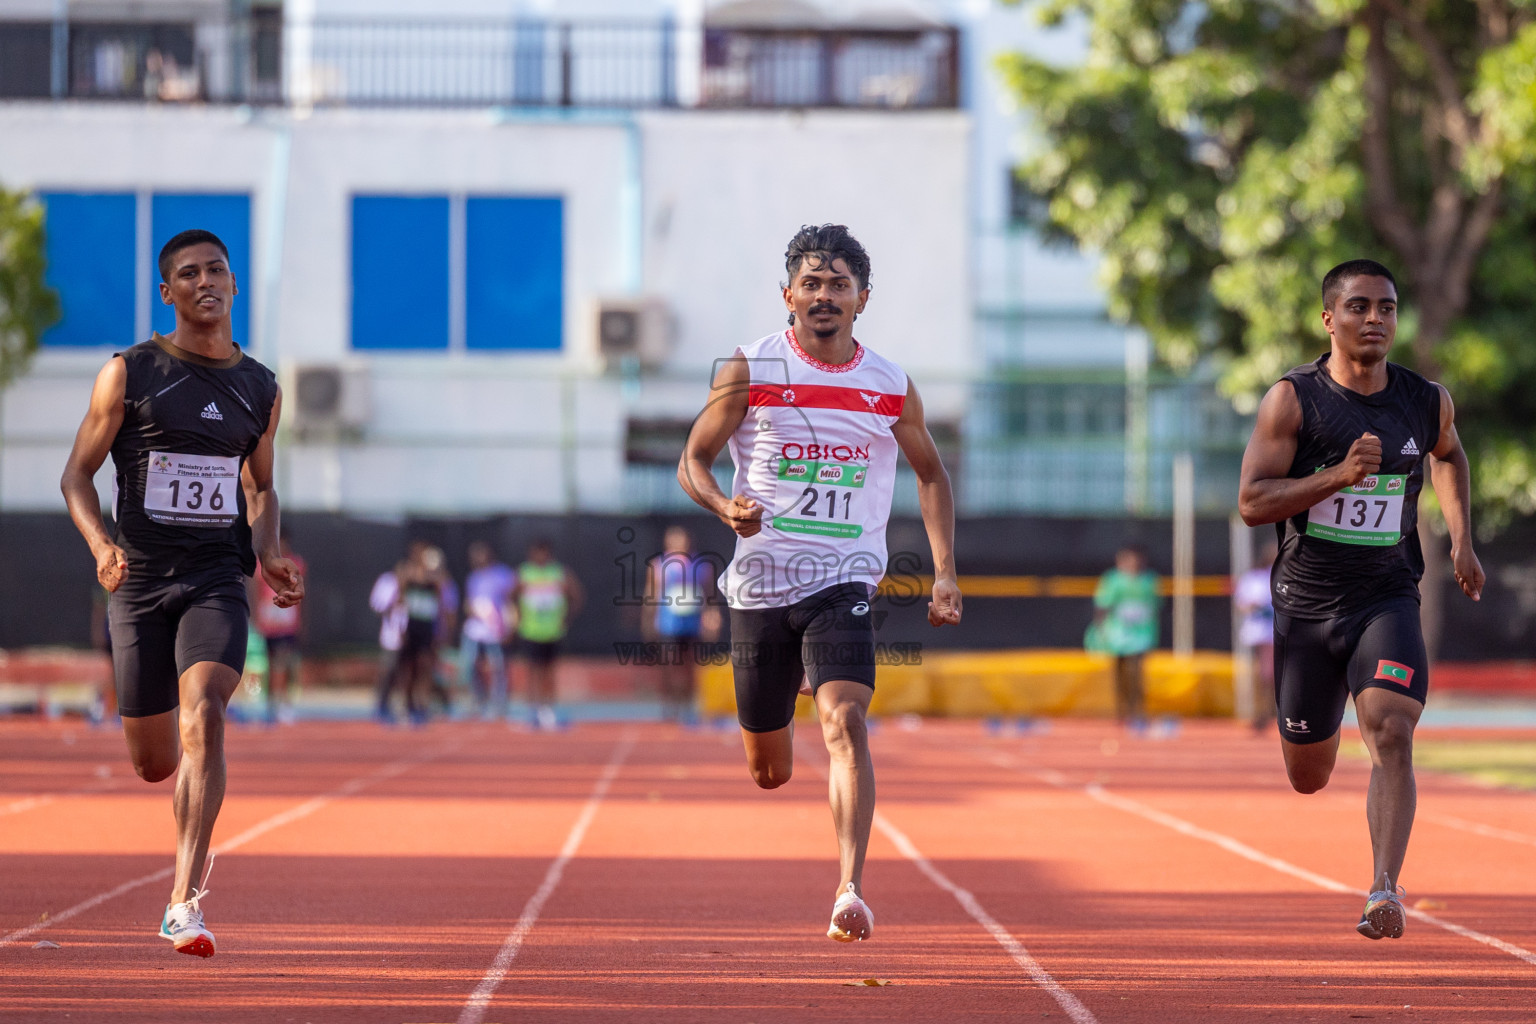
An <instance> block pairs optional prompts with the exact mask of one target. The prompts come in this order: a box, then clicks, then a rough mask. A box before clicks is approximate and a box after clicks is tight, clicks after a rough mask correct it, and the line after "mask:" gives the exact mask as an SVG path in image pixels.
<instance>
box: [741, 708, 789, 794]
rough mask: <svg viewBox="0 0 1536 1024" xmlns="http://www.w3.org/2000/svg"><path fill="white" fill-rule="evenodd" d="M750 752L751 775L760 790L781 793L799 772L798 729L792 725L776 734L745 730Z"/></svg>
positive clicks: (745, 739)
mask: <svg viewBox="0 0 1536 1024" xmlns="http://www.w3.org/2000/svg"><path fill="white" fill-rule="evenodd" d="M741 742H742V745H743V746H745V747H746V748H747V771H749V772H751V773H752V781H753V782H755V783H757V786H758V788H759V789H778V788H779V787H780V786H782V785H784V783H786V782H788V781H789V777H790V776H791V775H793V774H794V768H795V726H794V723H793V722H791V723H790V724H789V725H786V726H785V727H784V728H782V729H775V730H773V731H772V732H748V731H747V730H745V729H743V730H741Z"/></svg>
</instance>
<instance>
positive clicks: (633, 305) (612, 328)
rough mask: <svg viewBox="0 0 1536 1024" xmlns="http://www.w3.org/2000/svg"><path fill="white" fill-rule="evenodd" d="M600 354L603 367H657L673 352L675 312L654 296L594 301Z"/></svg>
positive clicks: (649, 368) (619, 368) (612, 368)
mask: <svg viewBox="0 0 1536 1024" xmlns="http://www.w3.org/2000/svg"><path fill="white" fill-rule="evenodd" d="M593 309H594V313H595V316H596V323H595V325H594V332H595V334H596V336H597V354H598V356H599V357H601V358H602V361H603V367H604V368H605V369H607V370H609V371H616V370H621V369H623V368H625V366H626V365H629V366H639V367H640V368H641V369H646V370H654V369H656V368H657V367H659V366H661V365H662V364H663V363H665V362H666V361H667V356H669V355H670V354H671V353H672V315H671V313H670V312H669V311H668V310H667V306H666V303H665V302H663V301H662V300H661V299H658V298H654V297H651V296H633V297H627V298H609V299H598V300H597V301H596V302H595V303H594V304H593Z"/></svg>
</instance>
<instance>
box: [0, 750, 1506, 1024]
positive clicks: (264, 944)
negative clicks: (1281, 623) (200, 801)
mask: <svg viewBox="0 0 1536 1024" xmlns="http://www.w3.org/2000/svg"><path fill="white" fill-rule="evenodd" d="M812 732H813V731H812V730H803V731H802V735H801V738H800V739H801V746H800V754H801V757H802V762H801V765H800V766H799V774H798V775H797V777H796V778H795V779H794V781H792V782H791V783H790V784H789V785H788V786H786V787H785V788H783V789H781V790H777V791H775V792H772V793H762V792H758V791H757V790H755V789H754V788H752V786H751V784H750V782H749V781H748V779H747V776H746V772H745V769H744V767H743V765H742V763H741V749H740V741H739V740H738V738H737V737H736V735H735V734H734V733H733V732H732V733H721V732H709V731H684V730H678V729H675V728H672V727H668V726H660V725H645V726H617V725H615V726H606V725H605V726H584V727H581V728H578V729H576V730H574V731H572V732H568V733H564V734H557V735H548V734H531V733H523V732H514V731H511V730H508V729H505V728H502V727H499V726H489V725H479V724H477V725H468V724H443V725H436V726H432V727H430V728H426V729H422V730H418V731H392V730H383V729H380V728H378V727H376V726H371V725H363V724H348V725H321V724H302V725H299V726H295V727H291V728H285V729H277V730H271V731H257V730H241V731H235V732H234V733H232V734H231V738H230V744H229V748H230V762H231V777H230V786H229V797H228V800H227V802H226V804H225V808H224V813H223V816H222V817H221V819H220V822H219V828H218V831H217V833H216V835H215V843H216V844H217V845H220V846H223V847H225V848H226V850H225V852H224V853H223V854H222V855H221V856H220V857H219V859H218V862H217V865H216V867H215V869H214V872H213V877H212V879H211V881H210V889H211V890H212V895H211V896H210V897H209V899H208V901H207V903H206V905H205V907H206V910H207V913H208V921H209V925H210V927H212V928H213V930H214V931H215V933H216V934H217V936H218V939H219V950H220V952H219V954H218V956H216V957H215V958H213V959H212V960H198V959H196V958H193V957H187V956H180V955H177V954H175V953H173V952H172V951H171V950H170V947H169V944H168V943H166V942H164V941H163V940H161V939H158V938H156V937H155V935H154V931H155V928H156V926H157V924H158V922H159V918H160V914H161V911H162V909H163V907H164V901H165V897H166V892H167V891H168V888H169V884H170V882H169V866H170V864H171V849H172V827H171V818H170V801H169V796H170V783H169V782H166V783H161V784H158V785H155V786H149V785H145V784H143V783H141V782H139V781H138V780H137V779H134V778H133V777H132V776H131V773H130V772H129V770H128V769H127V767H126V764H125V759H124V755H123V746H122V740H121V738H120V737H119V736H118V735H116V734H115V733H111V732H106V731H99V730H91V729H87V728H83V727H80V726H78V725H70V724H60V723H51V724H50V723H34V722H5V723H0V751H3V760H0V878H3V880H4V884H3V885H0V1022H4V1024H12V1022H22V1021H25V1022H28V1024H31V1022H37V1021H49V1022H54V1021H70V1022H72V1024H74V1022H82V1021H88V1022H91V1024H97V1022H102V1024H139V1022H164V1021H172V1020H189V1021H197V1022H212V1024H244V1022H263V1024H265V1022H277V1024H281V1022H295V1024H302V1022H306V1021H307V1022H313V1024H321V1022H325V1024H332V1022H369V1024H377V1022H385V1024H406V1022H411V1024H426V1022H454V1021H458V1022H465V1024H474V1022H480V1024H490V1022H501V1024H510V1022H512V1021H518V1022H557V1021H583V1022H584V1021H593V1022H613V1024H620V1022H623V1024H629V1022H669V1024H670V1022H690V1021H700V1022H704V1021H707V1022H710V1024H746V1022H753V1024H779V1022H801V1021H816V1022H820V1021H845V1020H857V1021H861V1022H862V1021H903V1022H911V1021H945V1022H965V1021H1074V1022H1076V1024H1087V1022H1095V1021H1096V1022H1101V1024H1111V1022H1116V1024H1119V1022H1142V1021H1170V1022H1173V1021H1176V1022H1190V1024H1218V1022H1219V1024H1226V1022H1238V1021H1242V1022H1247V1021H1286V1022H1304V1021H1328V1022H1332V1021H1338V1022H1349V1021H1354V1020H1378V1021H1423V1022H1434V1024H1450V1022H1461V1021H1468V1022H1474V1021H1475V1022H1484V1021H1487V1022H1522V1024H1528V1022H1531V1021H1533V1020H1536V952H1533V951H1536V879H1533V877H1532V872H1531V866H1532V865H1533V864H1536V799H1533V798H1532V797H1531V796H1530V795H1526V794H1519V793H1513V792H1507V791H1500V790H1493V789H1487V788H1482V787H1478V786H1474V785H1471V784H1468V783H1464V782H1461V781H1458V780H1456V779H1452V778H1448V777H1445V776H1435V775H1431V774H1430V773H1421V774H1420V790H1421V795H1420V818H1419V824H1418V827H1417V829H1416V834H1415V837H1414V844H1413V847H1412V849H1411V850H1410V852H1409V861H1408V865H1407V868H1406V870H1405V874H1404V883H1405V884H1406V886H1407V887H1408V889H1409V895H1410V898H1409V903H1410V904H1413V903H1415V902H1417V901H1418V900H1421V899H1427V900H1430V901H1433V904H1432V905H1431V907H1430V909H1429V915H1430V917H1431V918H1433V920H1426V919H1423V918H1422V917H1416V918H1415V919H1413V920H1411V921H1410V922H1409V929H1408V934H1407V936H1406V937H1405V938H1403V939H1401V940H1398V941H1396V942H1392V941H1382V942H1371V941H1369V940H1366V939H1363V938H1361V937H1360V936H1358V935H1356V934H1355V932H1354V927H1353V926H1354V923H1355V921H1356V920H1357V919H1358V917H1359V913H1360V907H1361V904H1362V902H1363V900H1362V899H1361V897H1359V896H1357V895H1355V894H1354V893H1353V892H1352V891H1349V890H1352V889H1353V888H1355V887H1357V886H1363V885H1365V884H1366V883H1367V882H1368V881H1369V873H1370V865H1369V846H1368V841H1367V837H1366V832H1365V824H1364V810H1363V808H1364V789H1365V781H1366V767H1365V766H1364V765H1362V764H1359V763H1345V764H1344V765H1342V766H1341V768H1340V770H1339V771H1338V772H1337V773H1335V776H1334V781H1333V784H1332V785H1331V786H1330V787H1329V789H1328V790H1327V791H1325V792H1324V793H1323V794H1320V795H1318V796H1313V797H1301V796H1298V795H1296V794H1293V793H1291V792H1290V790H1289V789H1288V788H1287V787H1286V785H1285V782H1284V778H1283V775H1282V773H1281V770H1280V766H1279V761H1278V751H1277V750H1276V749H1275V747H1276V743H1277V742H1278V741H1277V740H1275V739H1274V738H1273V737H1272V736H1266V737H1263V738H1255V737H1252V736H1250V735H1249V734H1248V733H1247V732H1246V731H1245V730H1243V729H1241V728H1239V727H1236V726H1232V725H1229V724H1225V723H1222V724H1216V723H1196V724H1193V725H1188V726H1186V727H1185V728H1184V730H1183V732H1182V734H1181V735H1180V736H1178V737H1176V738H1173V739H1165V740H1130V739H1127V738H1125V737H1123V736H1121V735H1120V734H1119V733H1117V732H1116V730H1115V729H1114V728H1113V727H1112V726H1110V725H1108V724H1098V723H1066V724H1057V725H1056V726H1055V728H1054V729H1053V730H1052V731H1050V732H1049V733H1048V734H1046V735H1030V736H1024V737H1010V736H1002V735H993V734H989V733H988V732H987V731H985V730H984V729H983V728H982V727H981V726H980V725H979V724H977V723H969V722H953V723H944V722H938V723H936V722H929V723H927V724H925V725H923V726H922V727H921V728H919V729H915V730H905V729H901V728H896V727H894V726H892V725H890V724H887V725H885V726H884V727H883V728H880V729H878V730H877V732H876V734H875V737H874V745H875V757H876V770H877V774H878V777H879V780H880V820H879V823H878V827H877V829H876V834H875V836H874V839H873V841H872V844H871V850H870V865H869V868H868V871H867V874H866V879H865V888H866V892H867V895H868V897H869V900H870V902H871V905H872V906H873V907H874V909H875V913H876V917H877V922H876V923H877V927H876V932H875V938H874V940H873V941H871V942H868V943H863V944H859V945H855V946H842V945H838V944H836V943H833V942H831V941H829V940H827V939H826V938H825V937H824V931H825V928H826V918H827V916H828V914H829V912H830V909H831V902H832V897H833V891H832V890H833V887H834V885H835V883H836V865H835V860H834V853H835V850H834V846H833V839H832V830H831V825H830V822H829V819H828V813H827V809H826V804H825V798H824V784H823V782H822V781H821V778H820V777H819V776H818V774H817V769H818V768H819V767H820V766H821V765H823V764H824V763H825V755H824V754H821V753H820V751H818V750H817V749H816V743H815V739H814V736H813V735H812ZM520 919H521V924H520V923H519V922H520ZM41 940H47V941H50V942H54V943H57V944H58V947H59V948H56V949H36V948H34V943H36V942H38V941H41ZM865 978H878V979H882V980H888V981H890V982H892V984H891V985H889V986H885V987H867V986H862V985H860V986H856V987H855V986H850V985H848V984H847V983H848V982H856V981H860V980H861V979H865ZM477 993H478V994H477Z"/></svg>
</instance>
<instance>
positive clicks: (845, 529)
mask: <svg viewBox="0 0 1536 1024" xmlns="http://www.w3.org/2000/svg"><path fill="white" fill-rule="evenodd" d="M739 351H740V353H741V355H742V356H743V357H744V358H745V359H746V360H747V365H748V367H749V372H750V374H751V388H750V391H749V392H748V398H747V415H746V417H745V418H744V419H743V420H742V421H741V426H739V427H737V428H736V432H735V433H734V434H732V435H731V440H730V450H731V459H732V460H733V461H734V462H735V463H736V475H735V482H734V483H733V485H732V487H733V490H732V493H733V494H742V495H745V496H747V497H748V498H752V499H755V500H756V501H757V502H758V504H760V505H761V506H762V507H763V529H762V531H761V532H759V533H758V534H757V535H756V536H755V537H737V538H736V555H735V557H734V558H733V559H732V560H731V564H730V565H728V566H726V567H725V572H724V573H723V574H722V575H721V577H720V592H721V593H722V594H724V595H725V598H726V601H727V602H728V603H729V604H730V606H731V607H732V608H742V609H747V608H782V607H784V606H786V605H791V604H794V603H795V602H796V601H800V600H802V599H803V598H806V597H809V596H811V595H812V594H814V593H816V592H817V591H820V590H825V589H827V588H828V587H834V586H837V585H838V584H841V583H855V582H860V583H866V584H868V585H869V587H870V588H871V592H873V588H874V587H875V586H876V585H877V584H878V583H879V582H880V580H881V579H883V578H884V576H885V564H886V557H887V552H886V548H885V525H886V520H887V519H888V518H889V517H890V513H891V491H892V488H893V487H894V485H895V482H896V439H895V438H894V437H892V436H891V428H892V427H893V426H894V425H895V423H896V420H897V419H898V418H899V417H900V416H901V409H902V406H903V405H904V404H905V403H906V398H907V375H906V374H905V373H903V372H902V370H901V368H900V367H899V366H897V365H896V364H895V363H893V362H891V361H890V360H889V359H885V358H884V357H882V356H878V355H876V354H875V353H873V352H871V351H870V350H869V349H868V348H865V347H864V346H862V345H860V346H858V348H857V349H856V350H855V352H854V356H853V359H852V360H851V361H849V362H847V363H845V364H843V365H841V366H833V365H831V364H828V363H823V362H821V361H820V360H818V359H814V358H812V357H811V356H810V355H808V354H807V353H806V352H805V350H804V349H802V348H801V347H800V344H799V342H798V341H797V340H796V338H795V334H794V331H793V330H786V331H781V332H780V333H778V334H773V335H770V336H768V337H766V338H763V339H761V340H759V341H755V342H753V343H752V344H750V345H746V346H743V347H742V348H741V349H740V350H739Z"/></svg>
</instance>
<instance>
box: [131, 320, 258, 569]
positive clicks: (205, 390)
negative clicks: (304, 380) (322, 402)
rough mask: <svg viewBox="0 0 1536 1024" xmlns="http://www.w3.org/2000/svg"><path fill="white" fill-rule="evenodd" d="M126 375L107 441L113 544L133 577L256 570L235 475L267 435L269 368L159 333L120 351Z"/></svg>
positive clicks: (241, 354)
mask: <svg viewBox="0 0 1536 1024" xmlns="http://www.w3.org/2000/svg"><path fill="white" fill-rule="evenodd" d="M118 356H119V357H120V358H121V359H122V360H123V363H124V364H125V365H126V367H127V370H128V381H127V385H126V388H125V393H124V402H123V425H122V427H121V428H120V429H119V430H118V432H117V437H116V439H114V440H113V442H112V463H113V466H114V467H115V469H116V474H117V476H116V484H117V488H116V489H117V498H116V501H115V502H114V518H115V519H116V522H117V538H116V539H117V545H118V546H119V547H121V548H122V549H123V551H124V553H125V554H126V555H127V558H128V566H129V572H130V573H131V574H134V575H138V576H141V577H142V576H149V577H168V576H177V575H181V574H183V573H190V572H197V571H200V570H203V569H208V568H216V567H218V566H221V565H223V566H229V567H231V568H235V567H238V568H239V569H240V571H241V572H243V573H245V574H246V575H247V576H249V575H250V574H251V573H252V572H254V571H255V568H256V558H255V555H254V553H253V552H252V550H251V528H250V524H249V523H247V522H246V518H245V494H244V492H243V490H242V489H241V487H240V471H241V470H242V469H243V468H244V466H245V460H246V458H248V457H249V456H250V454H251V453H252V452H254V451H255V450H256V444H257V442H258V441H260V440H261V436H262V435H263V434H264V433H266V430H267V424H268V422H269V421H270V419H271V416H272V403H273V402H274V401H275V400H276V398H277V379H276V377H274V376H273V374H272V371H271V370H269V369H267V368H266V367H265V366H263V365H261V364H260V363H258V362H257V361H256V360H254V359H252V358H251V357H250V356H248V355H246V354H245V353H244V352H242V351H240V350H239V349H238V348H237V349H236V350H235V354H234V355H233V356H231V357H230V358H229V359H225V360H214V359H208V358H206V357H203V356H199V355H197V354H196V353H193V352H188V351H186V350H184V349H180V348H177V347H176V346H175V345H173V344H171V343H170V342H169V341H167V340H166V339H164V338H162V337H160V336H159V335H155V337H153V338H151V339H150V340H149V341H146V342H142V343H140V344H138V345H135V346H133V347H132V348H130V349H129V350H128V351H126V352H120V353H118Z"/></svg>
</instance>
